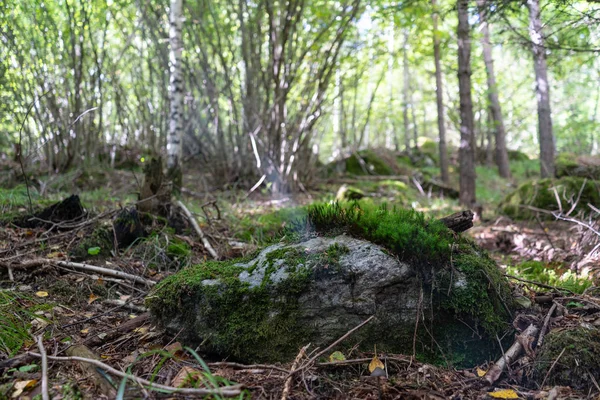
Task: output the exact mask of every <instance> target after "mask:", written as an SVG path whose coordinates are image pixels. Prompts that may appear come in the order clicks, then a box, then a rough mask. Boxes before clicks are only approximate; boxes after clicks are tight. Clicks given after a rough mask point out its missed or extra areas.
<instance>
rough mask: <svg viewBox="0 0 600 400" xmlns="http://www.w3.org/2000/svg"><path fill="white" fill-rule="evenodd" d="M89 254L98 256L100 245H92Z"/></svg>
mask: <svg viewBox="0 0 600 400" xmlns="http://www.w3.org/2000/svg"><path fill="white" fill-rule="evenodd" d="M88 254H89V255H90V256H97V255H98V254H100V247H90V248H89V249H88Z"/></svg>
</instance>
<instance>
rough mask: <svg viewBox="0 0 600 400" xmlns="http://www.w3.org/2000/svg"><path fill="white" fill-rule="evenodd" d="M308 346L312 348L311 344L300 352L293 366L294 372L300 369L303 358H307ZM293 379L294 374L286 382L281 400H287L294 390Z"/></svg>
mask: <svg viewBox="0 0 600 400" xmlns="http://www.w3.org/2000/svg"><path fill="white" fill-rule="evenodd" d="M308 346H310V344H307V345H306V346H304V347H303V348H301V349H300V352H298V355H297V356H296V358H295V359H294V363H293V364H292V371H293V370H295V369H296V368H298V363H299V362H300V360H301V359H302V357H304V356H306V350H307V349H308ZM292 378H293V376H292V374H290V375H289V376H288V377H287V379H286V380H285V385H284V386H283V394H282V395H281V400H287V398H288V396H289V395H290V390H292Z"/></svg>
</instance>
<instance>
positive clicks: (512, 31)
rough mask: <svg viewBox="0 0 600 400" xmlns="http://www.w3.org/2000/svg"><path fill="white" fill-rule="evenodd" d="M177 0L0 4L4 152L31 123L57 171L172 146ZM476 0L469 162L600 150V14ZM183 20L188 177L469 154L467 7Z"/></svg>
mask: <svg viewBox="0 0 600 400" xmlns="http://www.w3.org/2000/svg"><path fill="white" fill-rule="evenodd" d="M173 3H177V2H176V1H171V2H168V1H166V0H165V1H154V0H153V1H132V2H128V1H123V0H92V1H83V0H55V1H41V0H31V1H24V2H11V3H10V4H9V3H8V2H6V1H0V7H1V8H2V12H1V13H0V40H1V42H2V46H0V153H2V154H4V155H5V157H13V156H14V155H15V152H16V144H17V143H18V142H19V130H20V127H21V124H22V123H23V121H25V122H24V124H23V131H22V147H21V148H22V154H23V156H24V158H25V159H26V161H27V162H28V163H29V164H30V165H31V164H36V165H38V167H40V168H42V169H45V170H48V171H54V172H62V171H65V170H68V169H69V168H72V167H73V166H75V165H87V164H98V163H100V164H105V165H107V166H110V165H112V166H114V165H117V164H119V163H122V162H124V161H127V160H125V158H126V157H127V153H126V152H125V151H124V149H136V150H137V151H139V152H141V153H143V154H147V155H151V154H158V153H161V152H163V151H164V150H163V149H166V145H167V141H168V136H169V134H170V133H169V132H171V131H170V129H169V124H170V121H171V120H172V117H173V111H172V107H173V101H174V97H173V96H170V90H171V89H172V85H174V81H173V78H172V77H171V72H172V70H171V67H172V66H173V64H172V62H171V61H172V57H170V51H171V48H170V44H169V43H170V41H169V37H170V36H169V27H170V24H169V15H170V13H171V8H172V6H171V4H173ZM461 4H462V3H461ZM463 5H464V12H465V13H466V14H464V15H465V17H466V21H467V25H468V28H469V29H468V34H469V38H470V40H469V43H470V46H471V57H470V63H469V68H470V69H471V74H470V80H471V90H470V93H471V96H472V115H473V123H472V125H473V127H472V141H470V142H469V145H470V146H472V152H473V155H472V156H473V159H474V160H477V161H478V162H483V163H495V164H497V165H498V168H499V171H500V173H501V174H502V176H507V175H508V174H510V170H507V168H506V162H507V159H508V157H507V154H508V153H507V150H508V151H510V150H517V149H518V150H521V151H522V152H524V153H526V154H528V155H530V156H532V157H537V156H539V155H541V159H542V162H541V164H540V169H541V171H542V175H544V176H546V175H548V176H551V175H553V163H554V160H553V158H554V152H555V150H556V151H558V152H560V151H565V150H567V151H570V152H574V153H577V154H597V153H598V152H599V149H598V147H599V146H598V141H599V140H600V135H599V134H598V133H597V132H598V130H599V128H600V118H599V116H598V107H599V105H598V103H599V100H600V85H599V84H598V83H599V82H600V64H599V61H598V57H597V55H598V52H599V51H600V43H599V42H600V38H599V33H600V31H599V28H598V20H599V18H600V13H599V12H598V11H599V9H600V6H599V5H598V4H595V3H593V2H584V1H581V2H579V1H570V0H567V1H563V2H550V1H541V2H539V3H538V1H537V0H528V1H527V2H526V3H521V2H499V1H491V0H488V1H485V0H480V1H477V2H475V1H468V2H464V4H463ZM180 22H181V24H182V29H181V43H182V47H181V64H180V65H179V67H180V74H181V93H182V96H181V107H180V111H181V120H180V128H179V132H180V135H181V143H180V144H181V148H182V154H181V157H182V158H181V161H182V164H183V168H184V170H185V168H186V166H189V165H194V166H200V167H202V168H204V169H205V170H206V171H207V172H208V173H210V175H211V176H212V177H213V180H214V181H216V182H218V183H219V184H238V185H241V186H243V187H248V188H250V187H252V186H255V185H257V184H261V185H267V186H268V187H269V188H270V189H271V190H273V191H276V192H284V191H289V190H302V188H303V187H304V186H305V185H308V184H310V183H311V180H312V179H313V178H314V177H315V176H316V175H315V173H316V172H315V171H316V169H317V168H318V166H319V165H321V163H325V162H327V161H329V160H331V159H333V158H336V157H341V156H344V155H348V154H351V153H354V152H356V151H358V150H360V149H364V148H367V147H371V148H373V147H385V148H388V149H391V150H398V151H406V150H408V149H411V148H412V149H414V148H417V147H419V146H422V145H424V144H426V143H428V142H427V140H429V141H433V142H435V143H438V144H441V146H440V148H439V150H440V154H441V157H440V160H441V161H443V160H444V154H446V153H447V152H450V153H452V149H456V148H458V147H460V146H461V142H460V138H461V132H460V127H461V113H460V112H459V110H460V96H459V90H458V87H459V85H458V73H459V65H458V50H459V44H458V43H459V40H458V39H459V38H458V37H457V25H458V8H457V2H456V1H447V0H437V1H430V0H426V1H421V0H418V1H417V0H407V1H404V2H398V1H384V0H378V1H370V2H365V1H360V0H343V1H330V0H285V1H283V0H282V1H276V0H255V1H246V0H211V1H207V0H184V1H183V4H182V10H181V21H180ZM436 44H437V45H436ZM170 58H171V61H170ZM436 59H438V62H437V63H436ZM492 62H493V64H492ZM492 65H493V68H491V66H492ZM486 67H487V68H486ZM544 70H545V71H544ZM436 76H437V83H436ZM175 81H177V79H175ZM436 88H439V90H438V91H437V93H436ZM30 105H32V109H31V112H30V114H29V116H28V117H27V118H25V117H26V114H27V110H28V108H29V107H30ZM440 111H442V112H441V113H440ZM463 120H464V118H463ZM436 146H437V145H436ZM445 146H447V147H448V149H445V148H444V147H445ZM441 166H442V167H441V171H440V176H441V178H443V180H444V181H445V182H447V181H448V178H447V175H445V173H444V172H443V171H444V168H448V166H447V163H446V162H441ZM444 166H445V167H444ZM454 173H456V172H454Z"/></svg>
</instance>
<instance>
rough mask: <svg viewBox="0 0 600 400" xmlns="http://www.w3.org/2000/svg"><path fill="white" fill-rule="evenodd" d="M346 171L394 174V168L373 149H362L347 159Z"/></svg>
mask: <svg viewBox="0 0 600 400" xmlns="http://www.w3.org/2000/svg"><path fill="white" fill-rule="evenodd" d="M346 172H347V173H349V174H352V175H393V173H394V170H393V169H392V167H391V166H390V165H389V164H388V163H386V162H385V160H383V159H382V158H381V157H380V156H379V155H378V154H377V153H376V152H375V151H373V150H361V151H359V152H358V153H355V154H352V155H351V156H350V157H348V158H347V159H346Z"/></svg>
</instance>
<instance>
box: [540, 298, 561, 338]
mask: <svg viewBox="0 0 600 400" xmlns="http://www.w3.org/2000/svg"><path fill="white" fill-rule="evenodd" d="M556 306H557V304H556V303H554V304H552V307H550V311H548V314H546V318H545V319H544V325H543V326H542V330H541V331H540V337H539V339H538V342H537V347H538V348H539V347H541V346H542V345H543V344H544V336H545V335H546V331H547V329H548V324H549V323H550V318H552V314H554V310H556Z"/></svg>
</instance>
